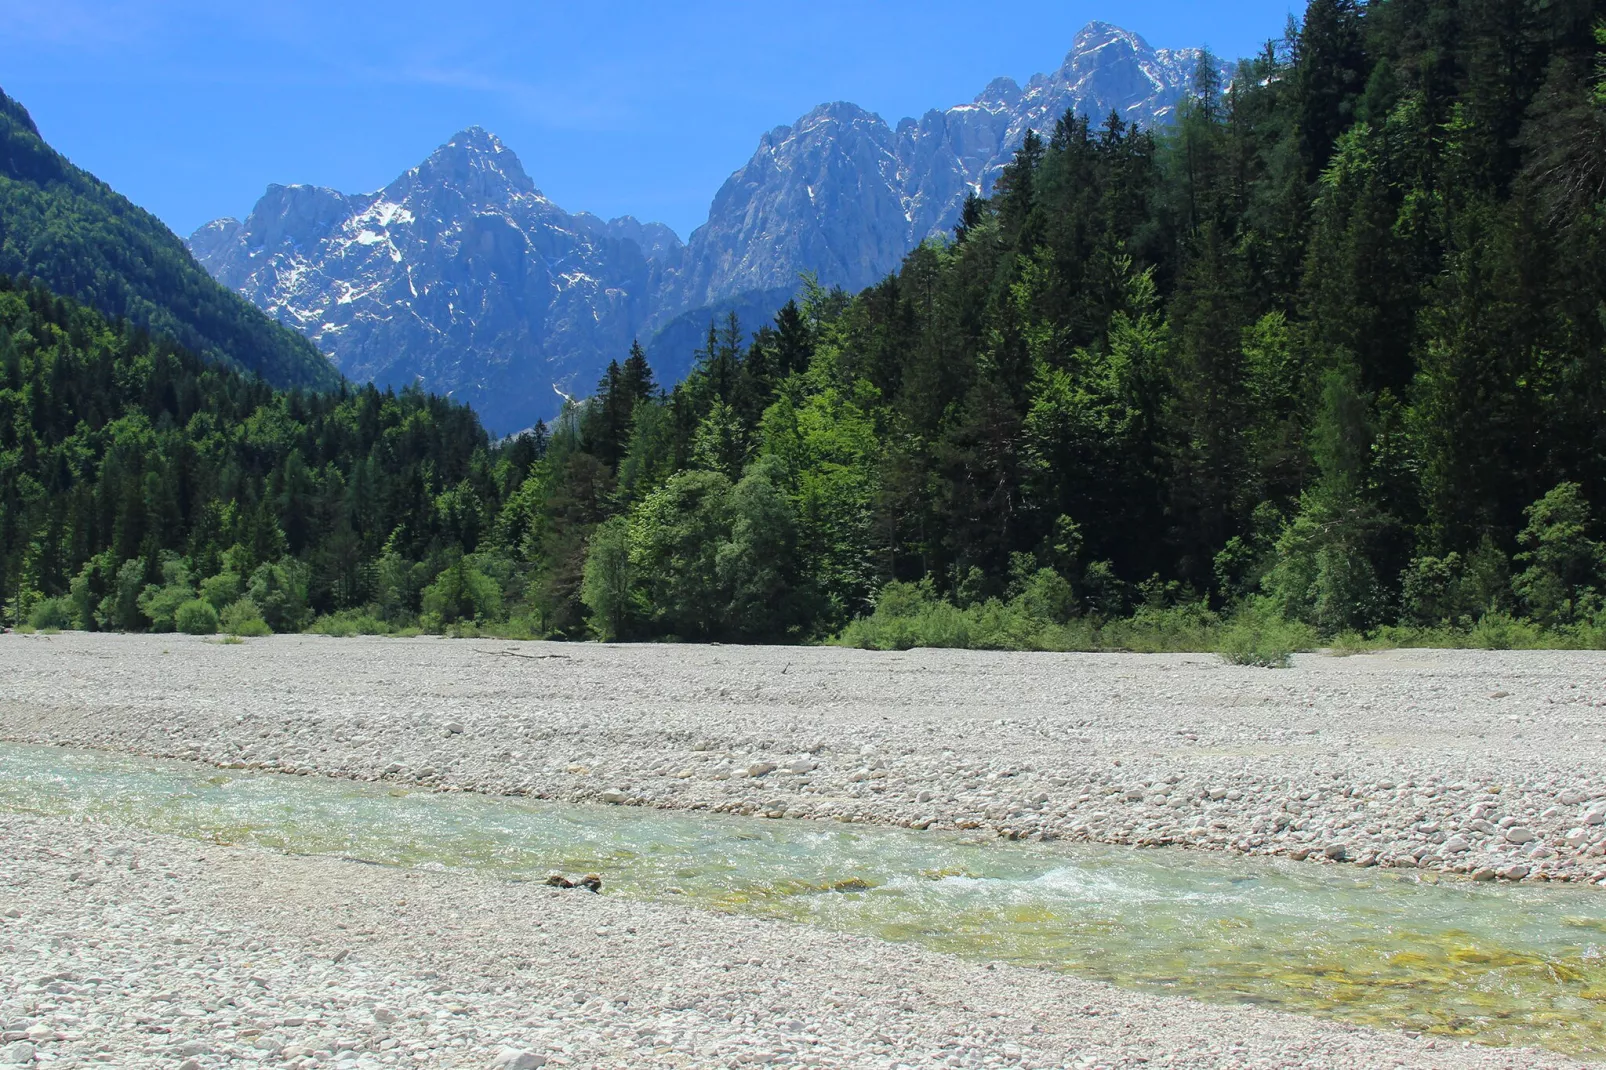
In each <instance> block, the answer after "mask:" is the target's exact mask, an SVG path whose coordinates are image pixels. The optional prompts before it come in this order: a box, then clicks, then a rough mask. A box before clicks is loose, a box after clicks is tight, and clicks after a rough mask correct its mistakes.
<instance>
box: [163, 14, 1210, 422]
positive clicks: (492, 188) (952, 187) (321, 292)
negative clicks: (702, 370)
mask: <svg viewBox="0 0 1606 1070" xmlns="http://www.w3.org/2000/svg"><path fill="white" fill-rule="evenodd" d="M1198 59H1199V54H1198V53H1197V52H1194V51H1191V50H1184V51H1175V52H1174V51H1167V50H1155V49H1153V48H1150V47H1149V45H1148V44H1147V43H1146V42H1145V41H1144V40H1143V39H1142V38H1141V37H1138V36H1137V35H1136V34H1132V33H1129V32H1127V31H1124V30H1120V29H1117V28H1115V27H1113V26H1109V25H1106V24H1103V23H1093V24H1091V25H1089V26H1088V27H1087V28H1085V29H1084V30H1083V31H1082V32H1081V33H1080V34H1078V35H1077V38H1076V42H1075V45H1074V47H1073V48H1072V50H1071V52H1070V54H1069V55H1068V56H1067V57H1066V59H1065V62H1064V64H1063V65H1062V66H1061V67H1060V68H1059V69H1058V70H1057V71H1055V72H1054V73H1052V74H1046V75H1038V76H1036V77H1034V78H1033V79H1031V81H1029V82H1028V83H1027V84H1026V86H1025V87H1024V88H1023V87H1021V86H1020V85H1018V84H1016V83H1015V82H1014V81H1012V80H1010V79H1007V78H1001V79H998V80H996V81H994V82H993V83H992V84H990V85H989V86H988V87H987V88H986V89H985V90H983V91H982V93H981V94H979V95H978V96H977V97H976V98H975V100H973V101H972V102H970V103H968V104H961V105H959V106H957V107H953V108H949V109H947V110H945V111H936V110H934V111H931V112H928V113H927V114H926V115H924V116H923V117H921V118H920V119H918V120H917V119H905V120H903V121H902V122H900V123H898V124H897V126H896V127H892V126H889V125H888V124H887V123H886V122H885V121H884V120H882V119H881V118H880V117H879V116H877V115H873V114H871V113H869V112H867V111H865V110H863V109H862V108H859V107H857V106H855V105H853V104H848V103H841V102H838V103H833V104H826V105H823V106H821V107H819V108H816V109H815V110H814V111H812V112H810V113H809V114H808V115H805V116H804V117H803V118H801V119H799V120H798V121H797V122H796V123H795V124H793V125H792V126H782V127H777V128H776V129H774V130H772V131H770V132H769V133H768V134H765V135H764V136H763V137H762V138H761V139H760V141H759V147H758V150H757V152H755V154H754V155H753V157H752V159H751V160H749V161H748V163H747V164H746V165H745V166H743V167H742V168H741V169H740V170H739V171H737V172H736V173H735V174H734V175H732V176H731V178H730V179H729V180H728V181H727V182H726V183H725V185H724V187H723V188H722V189H721V190H720V191H719V193H718V195H717V196H716V197H715V198H714V202H713V205H712V207H711V208H710V210H709V218H708V222H707V224H705V225H704V226H702V227H701V228H699V229H698V230H697V231H696V233H694V234H693V235H692V237H691V240H690V242H689V243H687V244H684V245H683V244H682V243H681V242H680V240H679V238H678V237H677V236H676V235H675V234H674V233H673V231H671V230H670V229H669V228H667V227H665V226H663V225H661V224H651V223H647V224H644V223H641V222H639V221H637V220H635V219H631V218H629V217H625V218H623V219H617V220H613V221H612V222H603V221H602V220H600V219H598V218H597V217H595V216H592V215H589V214H586V213H579V214H573V215H571V214H570V213H568V212H565V211H564V210H563V209H561V208H559V207H558V206H557V205H555V204H553V203H552V202H551V201H549V200H547V199H546V198H545V197H544V196H542V194H541V193H540V191H539V190H537V189H536V188H535V185H534V183H533V182H531V180H530V178H529V177H528V176H527V175H526V174H525V173H524V170H523V168H522V167H521V166H520V165H519V162H518V160H517V158H516V157H515V156H514V155H513V154H512V153H511V152H510V151H508V149H507V148H506V147H505V146H504V145H502V144H501V142H499V141H498V140H497V139H496V138H495V137H494V136H492V135H490V134H488V133H486V132H485V131H483V130H478V129H474V130H468V131H465V132H463V133H461V134H459V135H458V136H457V137H455V138H453V139H452V140H451V141H450V142H448V143H447V144H446V145H444V146H442V147H441V148H440V149H439V150H438V151H437V152H436V153H435V154H434V155H433V156H431V157H430V158H429V159H428V160H426V161H425V162H424V163H423V164H421V165H420V166H419V167H416V168H414V169H413V170H411V171H408V172H407V173H406V174H405V175H403V176H401V177H400V178H399V179H397V180H396V181H395V182H393V183H391V184H390V185H389V186H387V187H386V188H385V189H383V190H381V191H380V192H378V193H370V194H362V195H358V196H348V195H345V194H341V193H337V192H335V191H333V190H326V189H317V188H313V187H309V186H273V187H270V188H269V190H268V192H267V194H266V196H264V197H263V198H262V200H261V201H260V202H259V203H258V204H257V206H256V209H255V210H254V211H253V212H252V213H251V215H250V216H249V217H248V218H247V219H246V220H245V221H244V222H243V223H242V222H239V221H236V220H232V219H225V220H218V221H216V222H213V223H210V224H208V225H206V226H205V227H202V228H201V229H200V230H198V231H197V232H196V233H195V234H194V235H193V236H192V237H191V238H190V247H191V249H192V250H193V252H194V254H195V256H196V258H197V259H199V260H200V261H201V263H202V264H204V265H205V266H206V267H207V269H208V270H210V271H211V272H212V274H213V275H214V276H215V277H216V278H217V279H218V280H219V281H221V282H223V283H224V284H225V285H227V286H229V287H231V288H233V289H235V290H238V291H239V292H241V293H243V294H245V295H246V296H247V297H248V298H250V299H251V300H252V301H253V302H254V303H256V304H257V305H259V306H260V307H262V308H263V309H265V310H266V311H268V312H269V313H270V314H272V315H273V316H275V317H276V318H277V319H279V320H280V321H281V322H284V323H287V324H289V325H291V326H294V327H296V328H297V329H299V330H300V331H302V332H303V333H304V334H306V335H307V336H308V337H309V338H311V339H312V340H313V341H314V342H315V343H316V344H317V345H318V346H319V347H320V348H321V349H323V350H324V351H325V352H327V353H329V354H331V355H332V356H333V357H334V358H335V360H336V361H337V362H338V363H339V365H340V367H341V369H342V370H343V371H344V372H345V373H346V374H347V375H348V376H351V377H352V378H354V379H373V380H375V381H377V382H380V383H383V384H387V385H393V386H401V385H405V384H408V383H412V382H421V383H422V384H423V385H424V386H426V387H428V388H430V389H432V390H436V391H440V392H449V393H452V394H454V395H455V396H457V397H458V398H460V399H461V400H464V401H467V402H469V403H470V404H472V405H474V406H475V408H476V409H478V410H479V412H480V414H481V416H482V417H483V418H484V419H485V421H486V423H487V424H488V425H489V426H490V427H491V428H493V429H495V430H500V431H509V430H513V429H516V428H518V427H522V426H526V425H528V424H530V423H532V422H533V421H534V420H535V419H537V418H539V417H545V416H550V415H551V414H552V413H553V412H554V411H556V409H557V408H558V407H559V405H560V404H561V397H560V395H562V394H569V393H574V392H584V391H586V390H587V389H588V388H589V387H590V385H591V384H592V383H594V382H595V381H596V379H597V377H598V376H599V374H600V373H601V371H602V369H603V367H604V366H605V365H606V364H607V362H608V360H610V359H613V358H617V357H619V356H621V355H622V354H623V353H624V352H625V351H626V350H627V349H628V347H629V344H630V341H631V339H632V338H633V337H638V336H640V337H643V338H646V337H649V336H651V335H652V334H654V333H655V332H657V331H659V330H661V329H662V328H664V327H666V326H668V325H672V324H679V325H682V326H683V325H685V324H687V323H689V322H693V321H706V319H707V318H709V317H710V316H715V315H721V314H723V312H724V311H725V310H726V309H728V308H731V309H740V310H742V311H743V312H744V313H746V314H748V315H749V316H750V317H754V313H753V310H755V309H773V308H775V307H777V306H779V305H780V304H781V303H783V302H784V301H785V299H786V298H787V296H789V295H790V294H791V293H792V292H793V291H794V290H795V288H796V286H797V281H798V277H799V275H800V274H801V273H803V272H813V273H815V274H817V275H818V276H819V278H820V281H821V282H822V283H824V284H825V285H827V286H842V287H845V288H847V289H849V290H855V289H859V288H862V287H864V286H868V285H870V284H871V283H873V282H874V281H875V280H877V279H878V278H880V277H881V276H883V275H885V274H886V273H887V272H889V271H891V270H893V269H894V268H896V267H897V265H898V263H899V261H900V260H901V259H902V258H903V256H904V255H905V254H907V253H908V251H909V250H910V249H912V248H913V247H914V246H915V245H917V244H918V243H920V242H921V241H923V240H925V239H926V238H928V237H931V236H932V235H936V234H941V233H944V232H946V231H947V230H948V229H949V228H951V227H952V226H953V224H954V222H955V221H956V219H957V218H958V213H959V210H960V208H961V206H962V205H963V204H964V200H965V197H966V196H967V195H968V194H969V193H972V192H981V193H985V192H987V191H988V190H989V189H990V188H991V185H992V183H993V181H994V180H996V178H997V177H998V175H999V173H1000V172H1001V171H1002V169H1003V167H1004V165H1005V164H1006V163H1008V161H1009V159H1010V157H1011V155H1012V154H1013V153H1014V151H1015V150H1016V149H1017V148H1018V147H1019V145H1020V143H1021V141H1022V139H1023V138H1024V137H1025V134H1026V131H1027V130H1028V129H1038V130H1045V131H1046V130H1051V129H1052V128H1053V125H1054V123H1055V121H1056V120H1057V119H1058V118H1059V117H1060V116H1062V115H1064V114H1065V112H1067V111H1073V110H1074V111H1078V112H1082V113H1084V114H1088V115H1091V116H1095V117H1102V116H1105V115H1108V114H1109V113H1110V112H1112V111H1113V112H1115V113H1117V114H1119V115H1121V116H1122V117H1123V118H1125V119H1127V120H1129V121H1132V122H1138V123H1142V124H1144V125H1153V124H1157V123H1164V122H1165V121H1167V120H1168V119H1169V118H1170V116H1171V115H1172V114H1173V112H1174V110H1175V108H1176V106H1177V103H1178V101H1179V100H1180V99H1181V98H1182V96H1183V94H1184V93H1185V92H1186V89H1187V87H1188V85H1189V84H1190V81H1191V78H1192V75H1193V71H1194V69H1195V67H1196V66H1197V63H1198ZM754 318H756V317H754ZM689 334H700V332H688V331H685V330H676V331H674V332H672V335H673V337H674V339H675V345H676V346H678V347H679V348H684V345H682V344H681V341H680V340H681V339H683V338H685V337H687V336H688V335H689ZM653 356H654V360H655V363H657V364H659V365H660V366H661V367H662V368H663V369H664V370H665V371H666V372H668V373H669V374H668V375H667V376H666V377H667V378H673V377H675V376H677V375H679V374H681V373H683V371H684V369H685V368H686V367H687V366H688V362H689V353H680V352H675V353H666V352H664V350H663V347H657V348H655V350H654V353H653Z"/></svg>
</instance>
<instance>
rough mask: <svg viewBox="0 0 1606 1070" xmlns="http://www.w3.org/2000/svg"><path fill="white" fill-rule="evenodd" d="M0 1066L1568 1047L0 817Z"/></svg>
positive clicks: (429, 876)
mask: <svg viewBox="0 0 1606 1070" xmlns="http://www.w3.org/2000/svg"><path fill="white" fill-rule="evenodd" d="M0 843H3V844H4V845H5V860H4V863H3V870H0V871H3V873H4V880H3V881H0V1026H3V1028H4V1030H5V1032H4V1036H3V1047H0V1062H4V1063H7V1064H9V1065H11V1066H35V1067H56V1068H61V1070H66V1068H69V1067H92V1066H114V1067H120V1068H138V1070H143V1068H146V1067H151V1068H155V1067H164V1068H167V1070H175V1068H176V1070H208V1068H213V1067H225V1066H227V1067H240V1066H264V1067H290V1068H296V1070H302V1068H308V1070H310V1068H312V1067H327V1068H332V1070H373V1068H381V1067H453V1068H457V1067H468V1068H490V1067H493V1066H497V1067H503V1068H509V1070H533V1068H535V1067H540V1066H546V1067H554V1068H555V1067H574V1068H581V1067H587V1068H589V1067H600V1068H621V1070H623V1068H630V1070H636V1068H645V1067H697V1068H702V1067H742V1066H762V1065H768V1066H782V1067H843V1068H877V1067H886V1068H893V1067H1041V1068H1047V1067H1065V1068H1076V1070H1091V1068H1095V1067H1112V1068H1113V1067H1118V1066H1119V1067H1135V1066H1139V1065H1147V1066H1150V1067H1154V1066H1163V1067H1201V1068H1202V1067H1222V1068H1250V1067H1256V1068H1259V1067H1306V1068H1312V1070H1318V1068H1320V1070H1329V1068H1333V1067H1345V1068H1351V1067H1356V1068H1362V1067H1395V1066H1411V1067H1445V1068H1450V1067H1455V1068H1468V1070H1480V1068H1494V1067H1507V1068H1513V1070H1515V1068H1518V1067H1522V1068H1533V1070H1545V1068H1550V1067H1567V1066H1576V1065H1581V1064H1575V1063H1572V1062H1569V1061H1568V1060H1567V1059H1565V1058H1563V1057H1561V1056H1556V1055H1549V1054H1544V1053H1536V1052H1523V1051H1517V1050H1505V1051H1501V1050H1493V1049H1485V1048H1477V1047H1464V1046H1462V1045H1461V1044H1460V1043H1455V1042H1447V1041H1442V1040H1441V1041H1437V1042H1435V1041H1433V1040H1430V1039H1428V1038H1416V1039H1413V1038H1410V1037H1407V1036H1405V1035H1403V1034H1395V1035H1389V1034H1383V1033H1377V1032H1373V1031H1370V1030H1366V1029H1361V1028H1357V1027H1353V1026H1344V1025H1337V1024H1332V1023H1326V1022H1319V1021H1315V1020H1309V1019H1303V1018H1298V1017H1293V1016H1289V1015H1284V1014H1279V1013H1276V1012H1273V1011H1269V1010H1264V1009H1258V1008H1251V1007H1223V1006H1212V1005H1207V1004H1203V1003H1194V1002H1191V1001H1188V1000H1184V999H1179V998H1175V997H1166V996H1154V995H1146V994H1143V993H1134V992H1128V991H1123V990H1119V989H1115V988H1110V987H1108V986H1105V985H1102V984H1099V983H1096V982H1092V981H1086V980H1081V979H1078V978H1075V977H1071V976H1067V975H1063V974H1058V973H1053V972H1050V971H1043V970H1026V969H1018V968H1014V967H1010V966H1006V965H998V964H993V965H987V964H979V963H966V962H961V961H957V960H955V959H952V958H949V957H946V956H943V955H938V954H934V953H930V952H926V951H922V950H920V949H918V948H914V947H909V946H906V945H897V944H886V943H881V942H877V941H874V940H870V939H865V938H859V937H854V936H849V935H842V934H837V933H829V932H821V931H818V930H813V929H806V928H802V927H800V926H795V925H788V924H784V923H780V922H774V921H764V920H759V919H754V918H745V917H737V916H730V915H725V914H718V913H709V912H702V911H697V910H693V909H687V908H683V907H679V906H675V905H672V904H648V903H639V902H628V901H621V900H616V899H611V898H609V897H608V896H607V895H606V894H604V895H600V896H599V895H592V894H590V893H589V892H583V891H571V892H558V891H552V890H549V889H547V888H544V887H541V886H539V885H534V884H509V883H505V882H500V881H495V880H489V879H484V878H481V877H477V876H474V875H467V874H461V873H452V874H444V873H431V872H424V871H419V870H403V869H389V868H383V867H376V866H369V865H362V864H358V863H354V862H347V861H341V860H337V859H333V858H312V857H291V856H284V855H277V854H271V853H266V852H260V851H253V850H245V849H240V848H236V847H228V846H222V845H217V844H207V843H199V842H196V841H192V840H181V839H174V838H171V837H163V836H155V835H149V834H144V833H138V832H128V831H123V830H118V829H112V828H105V827H97V826H94V825H89V824H81V823H76V822H71V821H66V820H61V819H41V818H34V817H26V816H18V815H0Z"/></svg>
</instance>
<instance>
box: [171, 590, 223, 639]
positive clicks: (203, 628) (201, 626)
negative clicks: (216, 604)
mask: <svg viewBox="0 0 1606 1070" xmlns="http://www.w3.org/2000/svg"><path fill="white" fill-rule="evenodd" d="M174 623H175V625H176V626H177V627H178V630H179V631H181V632H183V633H184V634H185V635H214V634H216V632H217V623H218V621H217V610H215V609H213V608H212V603H210V602H207V601H204V600H202V599H200V598H192V599H191V600H190V601H188V602H185V603H184V604H183V605H181V606H179V607H178V613H177V614H176V615H175V617H174Z"/></svg>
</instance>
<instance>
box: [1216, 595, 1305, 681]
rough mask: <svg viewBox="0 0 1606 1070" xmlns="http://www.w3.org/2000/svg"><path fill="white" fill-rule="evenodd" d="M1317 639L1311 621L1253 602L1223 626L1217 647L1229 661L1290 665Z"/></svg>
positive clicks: (1268, 666)
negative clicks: (1303, 621)
mask: <svg viewBox="0 0 1606 1070" xmlns="http://www.w3.org/2000/svg"><path fill="white" fill-rule="evenodd" d="M1316 643H1317V638H1316V631H1315V629H1313V628H1311V627H1310V626H1309V625H1306V624H1301V623H1298V622H1296V621H1290V620H1285V619H1283V618H1282V617H1281V616H1278V615H1277V614H1275V613H1274V612H1272V611H1270V609H1269V608H1268V607H1265V606H1263V605H1251V606H1249V607H1246V608H1245V609H1244V610H1242V611H1241V612H1240V613H1239V614H1238V616H1236V617H1234V618H1233V619H1232V621H1231V622H1230V623H1229V624H1228V625H1227V626H1226V628H1224V629H1223V630H1222V632H1221V635H1220V637H1219V639H1218V640H1217V644H1216V650H1217V652H1218V653H1219V654H1220V655H1221V657H1222V659H1223V660H1224V661H1226V662H1227V663H1228V664H1229V665H1252V666H1256V667H1259V668H1263V669H1286V668H1288V666H1289V665H1290V664H1292V663H1293V658H1294V655H1295V654H1297V653H1299V652H1300V651H1304V650H1312V649H1314V648H1315V646H1316Z"/></svg>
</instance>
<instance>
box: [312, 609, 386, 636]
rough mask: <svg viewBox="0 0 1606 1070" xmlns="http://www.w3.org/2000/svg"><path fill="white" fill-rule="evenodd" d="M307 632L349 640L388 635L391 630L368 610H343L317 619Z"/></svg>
mask: <svg viewBox="0 0 1606 1070" xmlns="http://www.w3.org/2000/svg"><path fill="white" fill-rule="evenodd" d="M307 631H309V632H311V633H313V634H315V635H332V636H334V637H335V638H337V639H349V638H351V637H352V636H354V635H389V634H390V633H391V631H392V629H391V626H390V625H389V624H388V623H386V622H385V621H382V620H380V619H379V618H378V617H376V616H375V615H374V614H373V613H372V611H370V610H365V609H343V610H341V611H340V612H339V613H329V614H326V615H324V616H322V617H319V618H318V619H317V620H315V621H313V622H312V624H311V625H310V626H309V627H308V628H307Z"/></svg>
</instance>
